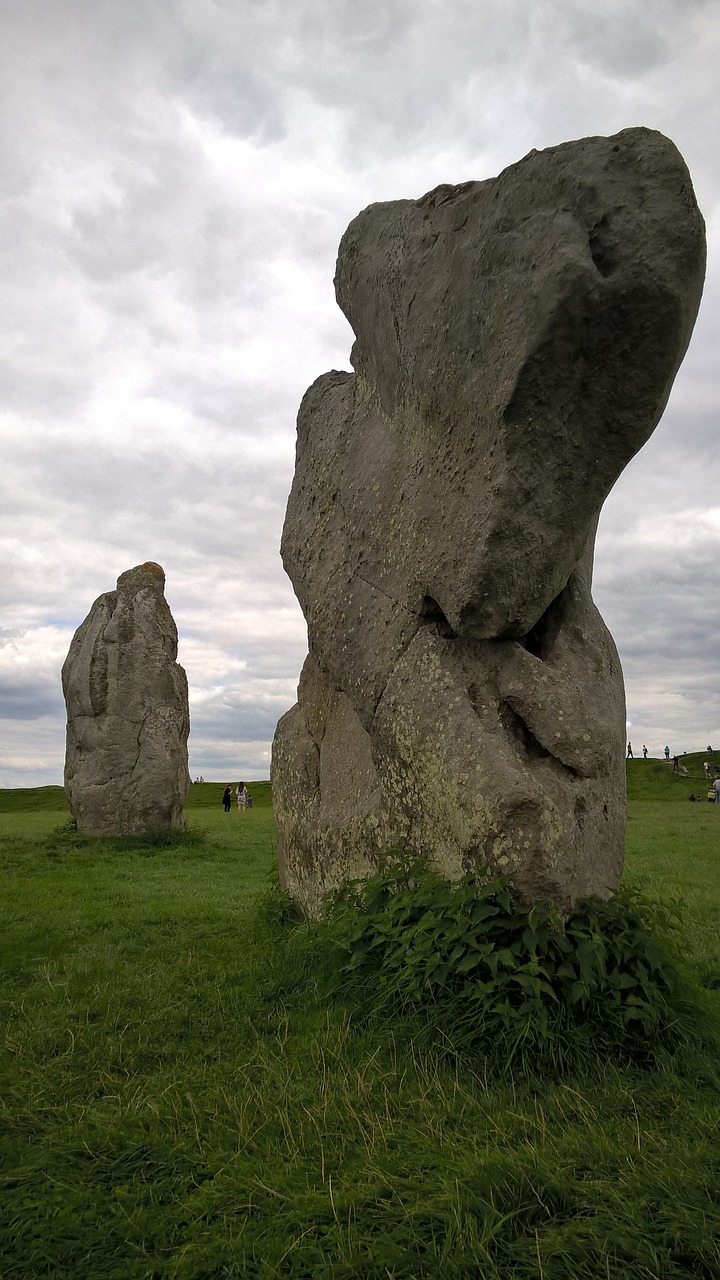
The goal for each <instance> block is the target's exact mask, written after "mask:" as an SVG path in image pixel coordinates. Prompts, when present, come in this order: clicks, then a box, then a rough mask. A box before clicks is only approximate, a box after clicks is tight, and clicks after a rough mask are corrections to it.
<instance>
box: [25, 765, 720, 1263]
mask: <svg viewBox="0 0 720 1280" xmlns="http://www.w3.org/2000/svg"><path fill="white" fill-rule="evenodd" d="M683 764H684V767H686V768H687V770H688V777H687V778H685V777H673V776H672V774H671V771H669V770H668V768H667V766H665V765H664V763H661V762H657V761H633V762H630V764H629V770H628V775H629V781H628V786H629V796H630V801H629V823H628V856H627V870H626V876H627V877H628V879H629V880H631V881H632V882H633V883H635V884H638V885H640V886H641V887H642V888H643V889H644V890H645V892H646V893H648V894H649V895H651V896H652V897H654V898H657V899H660V900H663V901H668V902H680V903H681V910H682V912H683V914H684V919H685V930H686V932H685V938H686V943H685V947H686V953H687V959H688V964H689V965H690V966H691V968H692V969H693V971H694V972H695V973H696V974H697V975H698V976H699V977H700V979H701V981H702V982H703V983H704V985H705V986H706V988H707V990H708V999H709V1000H711V1001H712V1000H714V1001H715V1002H716V1003H717V1005H718V1008H719V1011H720V996H718V995H717V990H718V988H720V873H719V865H718V864H719V860H720V812H717V813H716V812H715V809H714V807H713V806H711V805H710V804H707V803H702V804H690V803H688V800H687V796H688V795H689V793H690V791H691V790H694V791H695V792H696V793H697V792H698V790H700V791H701V793H702V794H704V793H705V792H704V791H703V789H702V757H701V756H688V757H686V758H684V760H683ZM696 775H697V777H696ZM705 790H706V789H705ZM251 791H252V792H253V795H254V797H255V806H254V808H253V809H252V810H251V811H249V812H248V813H246V814H245V815H243V816H240V815H238V814H237V812H236V811H235V810H233V811H232V812H231V813H230V814H229V815H225V814H224V813H223V811H222V808H221V804H220V796H221V792H222V785H221V784H210V783H206V784H205V785H204V786H202V787H193V788H192V789H191V792H190V796H189V801H188V818H189V822H190V832H189V835H188V837H187V838H186V839H185V840H183V841H181V842H179V843H178V844H176V845H170V846H166V847H157V846H153V845H152V844H148V845H147V846H146V847H141V846H139V845H138V843H137V842H136V843H135V846H133V845H132V843H131V842H128V841H124V842H120V841H109V840H83V839H81V838H79V837H77V836H76V835H73V833H72V832H70V831H68V830H62V829H61V828H62V827H63V825H64V824H66V822H67V816H68V815H67V810H66V807H65V802H64V796H63V793H62V790H61V789H60V788H42V789H39V790H36V791H24V792H0V860H1V861H2V866H3V894H2V901H1V904H0V911H1V913H2V948H1V951H0V968H1V969H2V977H1V980H0V994H1V998H2V1012H3V1024H4V1032H3V1034H4V1044H3V1053H2V1060H1V1063H0V1119H1V1124H0V1145H1V1150H2V1160H1V1162H0V1280H33V1278H35V1277H48V1278H49V1277H52V1278H53V1280H65V1278H67V1280H86V1278H87V1280H94V1278H95V1277H117V1280H133V1278H138V1280H141V1278H142V1280H151V1278H152V1280H160V1277H163V1278H165V1277H167V1278H170V1277H177V1278H178V1280H206V1278H210V1277H248V1278H251V1277H252V1278H255V1277H258V1278H262V1280H269V1278H270V1277H295V1278H297V1280H300V1278H302V1280H324V1278H325V1277H328V1278H330V1277H332V1278H335V1280H355V1277H361V1278H363V1280H400V1277H403V1278H406V1280H411V1278H415V1277H438V1280H440V1278H444V1277H449V1278H452V1277H467V1280H475V1278H477V1277H480V1278H481V1280H484V1278H485V1277H488V1278H490V1277H493V1278H496V1280H507V1278H509V1277H517V1278H520V1277H523V1278H525V1277H537V1280H591V1278H592V1280H595V1278H599V1277H604V1278H605V1280H624V1278H625V1277H628V1278H632V1280H636V1278H638V1280H640V1278H647V1280H673V1278H674V1277H700V1278H703V1280H705V1278H706V1280H712V1278H716V1277H719V1276H720V1244H719V1242H720V1090H719V1084H720V1075H719V1073H718V1063H717V1053H716V1050H714V1049H710V1048H705V1049H703V1048H702V1046H701V1045H699V1044H695V1045H693V1044H689V1045H686V1046H685V1047H684V1048H683V1050H682V1051H678V1052H676V1053H674V1054H671V1053H670V1052H667V1053H664V1054H663V1053H661V1054H659V1055H658V1058H657V1061H656V1062H655V1065H654V1067H653V1068H652V1069H648V1068H643V1069H641V1068H640V1067H638V1066H636V1065H630V1064H628V1063H623V1062H622V1061H619V1060H616V1061H602V1060H601V1059H600V1058H596V1059H594V1060H588V1061H586V1063H585V1066H584V1067H583V1068H582V1069H578V1070H576V1071H574V1072H573V1073H571V1074H569V1075H567V1074H566V1075H558V1076H556V1077H554V1078H553V1077H548V1076H544V1075H543V1074H542V1073H540V1072H538V1073H537V1074H532V1073H530V1074H527V1073H526V1074H524V1075H522V1076H520V1075H518V1074H517V1073H515V1074H513V1072H512V1071H511V1070H509V1069H508V1070H505V1071H502V1070H501V1071H498V1069H497V1066H496V1065H491V1062H490V1059H489V1058H487V1059H486V1058H484V1057H483V1056H482V1055H478V1056H476V1057H473V1058H469V1057H467V1056H465V1057H463V1056H458V1055H457V1054H455V1055H452V1054H448V1052H447V1051H445V1050H444V1047H443V1046H442V1045H433V1044H432V1043H429V1042H428V1041H427V1039H425V1040H419V1039H418V1038H417V1037H416V1036H415V1035H414V1032H413V1029H412V1027H411V1026H410V1025H406V1024H404V1023H403V1022H402V1020H400V1019H398V1020H396V1021H394V1022H393V1023H392V1024H389V1025H384V1026H383V1025H371V1024H369V1023H368V1022H367V1020H364V1021H363V1020H360V1019H357V1018H355V1017H354V1016H353V1010H352V1008H350V1007H348V1004H347V1002H346V1003H345V1004H343V1003H341V1002H337V1001H334V1002H328V1001H327V999H326V997H325V995H324V994H323V984H322V982H321V981H320V980H319V973H320V969H319V967H318V966H319V964H320V960H317V962H316V960H315V959H314V956H313V949H312V939H311V936H310V935H309V934H308V931H307V929H305V928H304V926H302V925H298V924H296V923H293V921H292V920H291V919H290V920H284V919H283V918H282V916H281V915H279V914H278V910H277V903H278V899H277V895H276V894H273V892H272V891H269V890H268V888H267V885H268V877H269V876H270V875H271V873H272V870H273V867H274V864H275V836H274V827H273V819H272V809H271V806H270V795H269V787H268V785H267V784H255V785H252V786H251ZM59 828H60V829H59ZM309 938H310V941H309Z"/></svg>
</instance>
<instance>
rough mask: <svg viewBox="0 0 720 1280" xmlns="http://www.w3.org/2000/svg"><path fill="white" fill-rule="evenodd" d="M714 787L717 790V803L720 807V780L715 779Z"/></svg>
mask: <svg viewBox="0 0 720 1280" xmlns="http://www.w3.org/2000/svg"><path fill="white" fill-rule="evenodd" d="M713 787H714V788H715V803H716V805H718V806H720V778H716V779H715V781H714V782H713Z"/></svg>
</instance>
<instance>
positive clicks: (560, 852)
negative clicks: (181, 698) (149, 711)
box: [273, 129, 705, 912]
mask: <svg viewBox="0 0 720 1280" xmlns="http://www.w3.org/2000/svg"><path fill="white" fill-rule="evenodd" d="M704 261H705V240H704V226H703V221H702V218H701V216H700V213H699V211H698V208H697V205H696V202H695V198H694V194H693V190H692V185H691V182H690V178H689V175H688V172H687V169H686V167H685V164H684V162H683V160H682V157H681V156H680V154H679V153H678V151H677V149H676V148H675V147H674V145H673V144H672V143H671V142H670V141H669V140H668V139H666V138H664V137H663V136H662V135H661V134H658V133H655V132H652V131H650V130H647V129H629V130H626V131H624V132H622V133H620V134H618V135H617V136H615V137H612V138H588V139H584V140H582V141H579V142H572V143H567V144H564V145H562V146H559V147H554V148H552V149H551V150H548V151H544V152H541V153H537V152H532V153H531V154H530V155H528V156H526V157H525V159H524V160H522V161H520V163H519V164H516V165H514V166H512V167H511V168H509V169H507V170H506V171H505V172H504V173H502V174H501V175H500V176H499V177H498V178H495V179H492V180H490V181H486V182H468V183H465V184H463V185H462V186H457V187H439V188H437V189H436V190H435V191H432V192H430V193H429V194H428V195H426V196H423V197H422V199H420V200H416V201H412V200H399V201H394V202H392V203H388V204H380V205H373V206H371V207H370V208H368V209H366V210H365V211H364V212H363V213H361V214H360V215H359V217H357V218H356V219H355V220H354V221H353V222H352V223H351V224H350V226H349V228H348V230H347V231H346V233H345V235H344V237H343V240H342V242H341V245H340V251H339V257H338V264H337V273H336V280H335V284H336V292H337V298H338V302H339V304H340V306H341V307H342V308H343V310H344V312H345V314H346V315H347V317H348V319H349V320H350V323H351V324H352V326H353V329H354V332H355V335H356V339H357V341H356V342H355V345H354V347H353V352H352V357H351V358H352V364H353V367H354V369H355V373H354V374H350V373H338V372H333V373H328V374H326V375H325V376H323V377H321V378H319V379H318V380H317V382H315V383H314V384H313V386H312V387H311V388H310V389H309V391H308V392H307V393H306V395H305V397H304V400H303V403H302V406H301V409H300V414H299V417H298V444H297V462H296V471H295V479H294V482H293V487H292V492H291V495H290V500H289V504H288V510H287V517H286V522H285V529H284V533H283V542H282V554H283V560H284V563H285V567H286V570H287V572H288V574H289V576H290V578H291V580H292V583H293V586H294V588H295V591H296V593H297V596H298V598H299V600H300V604H301V606H302V608H303V611H304V613H305V616H306V619H307V623H308V635H309V646H310V655H309V657H308V660H307V663H306V666H305V669H304V671H303V675H302V677H301V681H300V686H299V690H298V704H297V706H295V707H294V708H293V709H292V710H291V711H290V712H289V713H288V714H287V715H286V716H285V717H283V719H282V720H281V721H280V724H279V725H278V729H277V734H276V739H275V744H274V749H273V797H274V804H275V809H276V816H277V823H278V844H279V857H280V868H281V876H282V879H283V882H284V884H285V885H286V886H287V887H288V889H289V890H290V891H291V893H292V894H293V895H294V896H295V897H296V898H297V899H299V900H300V901H301V902H302V903H303V904H304V905H305V906H306V907H307V908H308V909H309V910H310V911H312V912H315V911H317V910H318V907H319V903H320V901H321V898H322V895H323V893H324V892H325V891H326V890H327V889H329V888H332V887H334V886H335V885H336V884H338V883H339V882H341V881H342V880H343V879H345V878H346V877H347V876H348V875H362V874H365V873H366V872H367V871H368V870H370V869H371V868H372V867H373V866H374V865H375V862H376V859H377V856H378V854H379V853H381V852H382V851H384V850H386V849H388V848H391V847H392V848H399V847H408V848H411V849H413V850H415V851H417V852H418V853H421V854H424V855H426V856H428V857H429V858H430V859H431V860H432V861H433V862H434V863H435V865H436V866H437V867H438V868H439V869H440V870H442V871H443V872H445V873H446V874H448V875H449V876H451V877H454V876H457V875H459V874H461V873H462V872H463V870H465V869H468V868H469V867H471V866H473V865H484V864H486V863H488V864H490V866H491V867H492V868H495V869H497V870H501V871H504V872H508V873H511V874H512V877H513V881H514V884H515V886H516V888H517V890H518V892H520V893H521V894H522V895H524V896H525V897H530V898H539V897H546V898H551V899H553V900H554V901H556V902H557V903H558V904H559V905H560V906H561V907H562V908H569V907H570V906H571V905H572V904H573V903H574V902H575V901H577V899H578V898H581V897H584V896H587V895H590V894H598V895H600V896H607V894H608V893H609V892H610V891H611V890H612V889H613V888H614V887H615V886H616V885H617V883H618V880H619V877H620V873H621V870H622V861H623V843H624V828H625V785H624V750H623V748H624V741H625V707H624V691H623V682H622V673H621V670H620V665H619V662H618V658H617V654H616V651H615V647H614V644H613V642H612V638H611V637H610V635H609V633H608V631H607V629H606V628H605V626H604V624H603V622H602V619H601V618H600V616H599V614H598V612H597V610H596V609H595V606H594V604H593V602H592V598H591V590H590V586H591V575H592V554H593V545H594V538H595V529H596V525H597V519H598V515H599V512H600V509H601V506H602V503H603V501H604V499H605V497H606V496H607V494H608V492H609V490H610V488H611V487H612V485H613V483H614V481H615V480H616V478H617V477H618V475H619V474H620V472H621V471H622V470H623V468H624V467H625V465H626V464H627V462H628V461H629V460H630V458H631V457H632V456H633V455H634V454H635V453H636V452H637V450H638V449H639V448H640V447H641V445H642V444H643V443H644V442H645V441H646V440H647V439H648V437H649V436H650V434H651V432H652V431H653V429H654V427H655V426H656V424H657V422H658V420H659V418H660V415H661V413H662V410H663V408H664V406H665V403H666V400H667V397H668V394H669V392H670V388H671V386H672V382H673V379H674V376H675V373H676V371H677V369H678V366H679V364H680V362H681V360H682V357H683V354H684V352H685V349H686V347H687V343H688V341H689V338H690V334H691V331H692V326H693V323H694V320H695V315H696V313H697V308H698V305H699V300H700V295H701V291H702V282H703V277H704Z"/></svg>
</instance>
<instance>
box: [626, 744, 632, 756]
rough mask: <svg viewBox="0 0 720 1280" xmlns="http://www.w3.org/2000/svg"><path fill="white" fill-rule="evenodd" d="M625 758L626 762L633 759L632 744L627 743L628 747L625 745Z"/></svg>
mask: <svg viewBox="0 0 720 1280" xmlns="http://www.w3.org/2000/svg"><path fill="white" fill-rule="evenodd" d="M627 758H628V760H632V759H633V753H632V742H628V745H627Z"/></svg>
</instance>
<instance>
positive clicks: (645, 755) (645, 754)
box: [643, 742, 647, 760]
mask: <svg viewBox="0 0 720 1280" xmlns="http://www.w3.org/2000/svg"><path fill="white" fill-rule="evenodd" d="M643 760H647V747H646V746H645V743H644V742H643Z"/></svg>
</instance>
